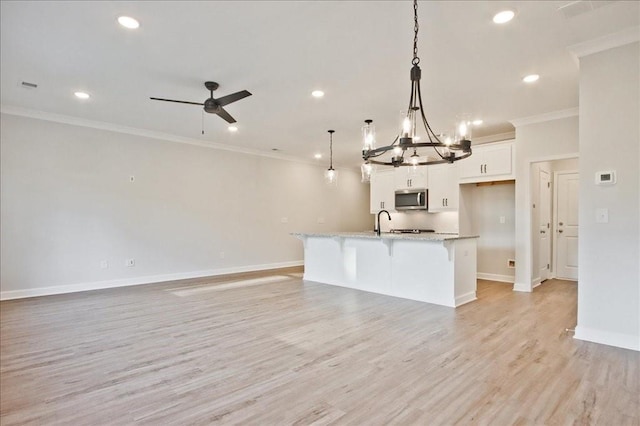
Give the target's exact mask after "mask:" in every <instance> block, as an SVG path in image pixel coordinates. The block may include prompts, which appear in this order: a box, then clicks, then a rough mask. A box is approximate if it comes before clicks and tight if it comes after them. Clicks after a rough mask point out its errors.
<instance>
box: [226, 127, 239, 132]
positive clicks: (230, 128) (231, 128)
mask: <svg viewBox="0 0 640 426" xmlns="http://www.w3.org/2000/svg"><path fill="white" fill-rule="evenodd" d="M228 129H229V131H230V132H231V133H235V132H237V131H238V128H237V127H236V126H229V127H228Z"/></svg>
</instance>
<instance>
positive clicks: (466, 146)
mask: <svg viewBox="0 0 640 426" xmlns="http://www.w3.org/2000/svg"><path fill="white" fill-rule="evenodd" d="M413 20H414V27H413V33H414V37H413V59H412V60H411V65H412V66H411V74H410V76H411V96H410V98H409V108H408V109H407V112H406V113H405V114H403V117H402V124H401V130H400V132H399V134H398V136H396V138H395V140H394V141H393V142H392V143H391V144H390V145H387V146H382V147H380V148H376V147H375V129H374V127H373V125H372V122H373V121H372V120H365V125H364V127H363V129H362V134H363V146H362V158H363V160H364V164H363V166H362V169H361V170H362V180H363V181H367V180H368V179H369V176H365V175H366V174H367V173H369V175H370V173H371V165H372V164H378V165H383V166H393V167H400V166H413V167H417V166H423V165H429V164H440V163H453V162H454V161H458V160H462V159H463V158H467V157H469V156H470V155H471V141H470V140H469V139H467V138H468V137H469V127H468V125H469V124H471V123H470V122H468V121H466V120H463V121H462V122H461V123H460V124H459V125H458V126H457V127H456V131H455V137H453V138H451V137H446V136H444V135H442V134H441V135H440V136H438V135H436V134H435V132H434V131H433V130H431V126H430V125H429V123H428V122H427V118H426V117H425V114H424V108H423V106H422V93H421V91H420V78H421V75H422V71H421V70H420V67H419V65H418V64H419V63H420V58H419V57H418V29H419V27H418V1H417V0H414V1H413ZM418 124H422V126H423V127H424V134H423V135H422V137H421V135H418V132H417V131H418V130H419V129H418V127H419V126H418ZM441 138H442V139H441ZM419 141H420V142H419ZM425 148H428V149H429V150H427V151H426V152H425ZM405 154H406V155H405Z"/></svg>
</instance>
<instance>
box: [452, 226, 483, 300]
mask: <svg viewBox="0 0 640 426" xmlns="http://www.w3.org/2000/svg"><path fill="white" fill-rule="evenodd" d="M477 241H478V240H477V238H465V239H460V240H457V241H456V244H455V249H454V257H455V306H460V305H464V304H465V303H469V302H473V301H474V300H476V289H477V279H476V271H477V270H478V269H477V251H476V250H477Z"/></svg>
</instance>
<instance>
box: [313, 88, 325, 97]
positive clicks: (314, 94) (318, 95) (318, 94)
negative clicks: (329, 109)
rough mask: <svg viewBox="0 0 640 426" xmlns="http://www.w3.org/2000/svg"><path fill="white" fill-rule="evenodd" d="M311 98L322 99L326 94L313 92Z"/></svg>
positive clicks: (320, 91) (318, 91)
mask: <svg viewBox="0 0 640 426" xmlns="http://www.w3.org/2000/svg"><path fill="white" fill-rule="evenodd" d="M311 96H313V97H314V98H321V97H323V96H324V92H323V91H322V90H314V91H313V92H311Z"/></svg>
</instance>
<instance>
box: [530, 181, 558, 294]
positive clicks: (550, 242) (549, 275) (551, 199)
mask: <svg viewBox="0 0 640 426" xmlns="http://www.w3.org/2000/svg"><path fill="white" fill-rule="evenodd" d="M541 172H545V173H547V175H548V176H547V178H548V179H549V180H548V181H547V183H548V184H549V186H548V189H549V194H548V198H549V199H548V200H547V202H548V203H549V227H548V228H547V231H546V232H548V233H549V234H551V238H552V239H549V236H547V245H548V246H547V252H549V253H548V254H549V255H548V262H547V264H549V265H550V266H549V267H548V268H547V276H546V277H545V278H543V277H542V275H540V277H539V279H540V283H542V282H543V281H545V280H548V279H551V278H555V275H554V274H553V273H552V272H551V270H552V266H554V258H553V229H552V226H551V224H552V222H553V219H554V215H553V209H554V208H555V198H554V193H553V192H552V191H555V180H554V179H555V172H552V171H549V172H547V171H546V170H542V169H538V208H539V209H540V208H541V207H542V191H541V187H540V174H541ZM552 180H554V188H553V190H552V188H551V181H552ZM540 213H541V211H540V210H538V220H539V219H540ZM538 225H540V224H538ZM539 228H540V226H538V231H539V230H540V229H539ZM534 235H536V236H537V237H538V265H535V267H537V268H538V272H539V271H540V264H541V263H542V259H541V258H540V252H541V245H540V236H539V235H537V234H534Z"/></svg>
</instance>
